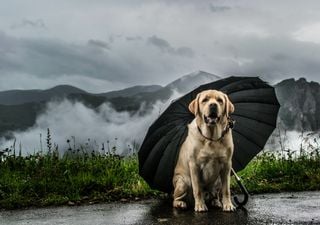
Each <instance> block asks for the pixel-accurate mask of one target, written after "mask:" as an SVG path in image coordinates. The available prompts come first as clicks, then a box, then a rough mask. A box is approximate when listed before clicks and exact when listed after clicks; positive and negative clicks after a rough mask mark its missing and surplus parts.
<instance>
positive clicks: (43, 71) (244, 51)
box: [0, 0, 320, 92]
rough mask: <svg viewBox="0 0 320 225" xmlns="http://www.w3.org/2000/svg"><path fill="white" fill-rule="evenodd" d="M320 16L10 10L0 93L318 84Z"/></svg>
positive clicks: (84, 7)
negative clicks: (259, 81)
mask: <svg viewBox="0 0 320 225" xmlns="http://www.w3.org/2000/svg"><path fill="white" fill-rule="evenodd" d="M34 5H37V7H36V8H35V7H34ZM289 6H290V7H289ZM22 9H23V10H22ZM319 10H320V3H319V1H308V4H305V3H303V2H302V1H291V0H290V1H289V0H285V1H281V2H279V1H275V0H271V1H262V0H258V1H249V0H245V1H236V0H230V1H221V0H215V1H209V0H204V1H200V2H199V1H198V2H195V1H182V0H178V1H165V0H164V1H143V0H134V1H129V0H126V1H107V2H104V1H90V2H88V1H75V0H71V1H62V0H57V1H56V3H55V4H54V5H50V7H49V6H48V2H47V1H42V0H34V1H33V4H30V3H27V2H23V1H19V0H12V1H7V2H5V3H3V4H2V7H1V9H0V31H1V32H0V53H1V54H0V73H1V76H0V83H1V84H0V90H4V89H15V88H48V87H50V86H53V85H55V84H58V83H68V84H72V85H77V86H79V87H80V88H83V89H85V90H88V91H94V92H106V91H109V90H114V89H119V88H123V87H127V86H132V85H137V84H160V85H165V84H167V83H169V82H171V81H172V80H174V79H176V78H178V77H180V76H181V75H183V74H187V73H190V72H192V71H196V70H204V71H207V72H210V73H213V74H217V75H219V76H222V77H224V76H229V75H249V76H261V77H263V78H265V79H267V80H268V81H270V82H277V81H279V80H282V79H284V78H287V77H306V78H307V79H308V80H315V81H320V78H319V75H318V73H319V63H318V62H319V60H320V42H319V40H320V31H319V29H317V28H319V27H320V25H319V24H320V22H319V21H320V14H319V13H318V12H319ZM57 12H59V14H58V15H57Z"/></svg>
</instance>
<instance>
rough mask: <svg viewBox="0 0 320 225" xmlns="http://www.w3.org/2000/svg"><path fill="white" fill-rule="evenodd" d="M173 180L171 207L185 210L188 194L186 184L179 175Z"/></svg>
mask: <svg viewBox="0 0 320 225" xmlns="http://www.w3.org/2000/svg"><path fill="white" fill-rule="evenodd" d="M174 180H175V182H174V184H173V186H174V193H173V207H175V208H180V209H186V208H187V203H186V201H185V200H186V197H187V194H188V184H187V183H186V182H185V181H184V179H183V177H182V176H179V175H178V176H177V177H175V179H174Z"/></svg>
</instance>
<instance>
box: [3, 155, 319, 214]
mask: <svg viewBox="0 0 320 225" xmlns="http://www.w3.org/2000/svg"><path fill="white" fill-rule="evenodd" d="M239 175H240V176H241V177H242V179H243V183H244V184H245V186H246V187H247V189H248V190H249V192H250V193H266V192H280V191H307V190H320V156H319V153H318V152H314V153H312V154H308V155H301V156H298V157H294V158H293V157H292V155H290V154H289V156H288V157H283V156H281V155H276V154H270V153H264V154H261V155H259V156H257V157H256V158H255V159H254V160H253V161H252V162H250V163H249V165H248V166H247V167H246V168H245V169H244V170H243V171H241V172H240V173H239ZM232 190H233V191H237V190H238V187H237V184H235V182H234V181H233V182H232ZM160 195H161V193H160V192H157V191H154V190H152V189H150V188H149V186H148V185H147V184H146V183H145V182H144V180H143V179H142V178H141V177H140V176H139V175H138V160H137V156H136V155H133V156H129V157H125V158H120V157H119V156H116V155H113V154H103V155H102V154H92V155H90V156H89V155H88V154H74V153H73V154H66V155H64V156H62V157H61V156H59V155H58V153H57V152H54V151H53V153H47V154H41V153H36V154H34V155H30V156H27V157H22V156H15V155H14V154H13V155H9V156H6V157H4V156H3V155H2V157H0V208H5V209H14V208H21V207H29V206H37V207H39V206H48V205H61V204H68V203H69V204H81V203H95V202H108V201H117V200H120V199H134V198H136V197H139V198H150V197H157V196H160Z"/></svg>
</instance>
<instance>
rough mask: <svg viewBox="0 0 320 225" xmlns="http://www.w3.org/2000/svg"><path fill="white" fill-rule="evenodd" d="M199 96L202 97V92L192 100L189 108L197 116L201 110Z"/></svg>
mask: <svg viewBox="0 0 320 225" xmlns="http://www.w3.org/2000/svg"><path fill="white" fill-rule="evenodd" d="M199 97H200V93H199V94H197V97H196V98H195V99H193V100H192V102H190V104H189V110H190V112H192V113H193V114H194V115H195V116H196V115H197V114H198V111H199Z"/></svg>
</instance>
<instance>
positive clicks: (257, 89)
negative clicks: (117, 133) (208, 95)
mask: <svg viewBox="0 0 320 225" xmlns="http://www.w3.org/2000/svg"><path fill="white" fill-rule="evenodd" d="M209 89H216V90H220V91H222V92H224V93H226V94H227V95H228V96H229V99H230V100H231V102H232V103H233V104H234V106H235V111H234V113H233V114H232V115H231V116H232V118H233V119H234V120H235V121H236V123H235V126H234V129H233V130H232V135H233V142H234V153H233V165H232V166H233V168H234V170H235V171H239V170H241V169H243V168H244V167H245V166H246V165H247V164H248V163H249V162H250V160H251V159H252V158H253V157H254V156H255V155H256V154H258V153H259V152H260V151H261V150H262V149H263V147H264V145H265V143H266V142H267V140H268V138H269V136H270V135H271V133H272V132H273V130H274V129H275V127H276V122H277V114H278V111H279V107H280V105H279V102H278V100H277V98H276V95H275V91H274V88H273V87H272V86H270V85H268V84H267V83H266V82H264V81H262V80H261V79H260V78H258V77H229V78H226V79H222V80H218V81H215V82H212V83H208V84H204V85H202V86H200V87H198V88H196V89H195V90H193V91H191V92H190V93H188V94H186V95H184V96H182V97H181V98H179V99H177V100H175V101H174V102H172V103H171V104H170V106H169V107H168V108H167V109H166V110H165V111H164V112H163V113H162V114H161V115H160V116H159V118H158V119H157V120H156V121H155V122H154V123H153V124H152V125H151V126H150V128H149V130H148V132H147V135H146V137H145V139H144V141H143V143H142V145H141V148H140V150H139V152H138V156H139V173H140V175H141V176H142V177H143V178H144V179H145V180H146V181H147V183H148V184H149V185H150V187H152V188H154V189H158V190H161V191H164V192H168V193H170V192H171V191H172V189H173V185H172V178H173V173H174V168H175V165H176V161H177V158H178V155H179V150H180V146H181V145H182V143H183V142H184V140H185V138H186V136H187V133H188V127H187V126H188V124H189V123H190V122H191V121H192V120H193V119H194V115H193V114H192V113H191V112H190V111H189V109H188V106H189V103H190V102H191V101H192V100H193V99H195V98H196V96H197V94H198V93H200V92H202V91H204V90H209Z"/></svg>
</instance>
